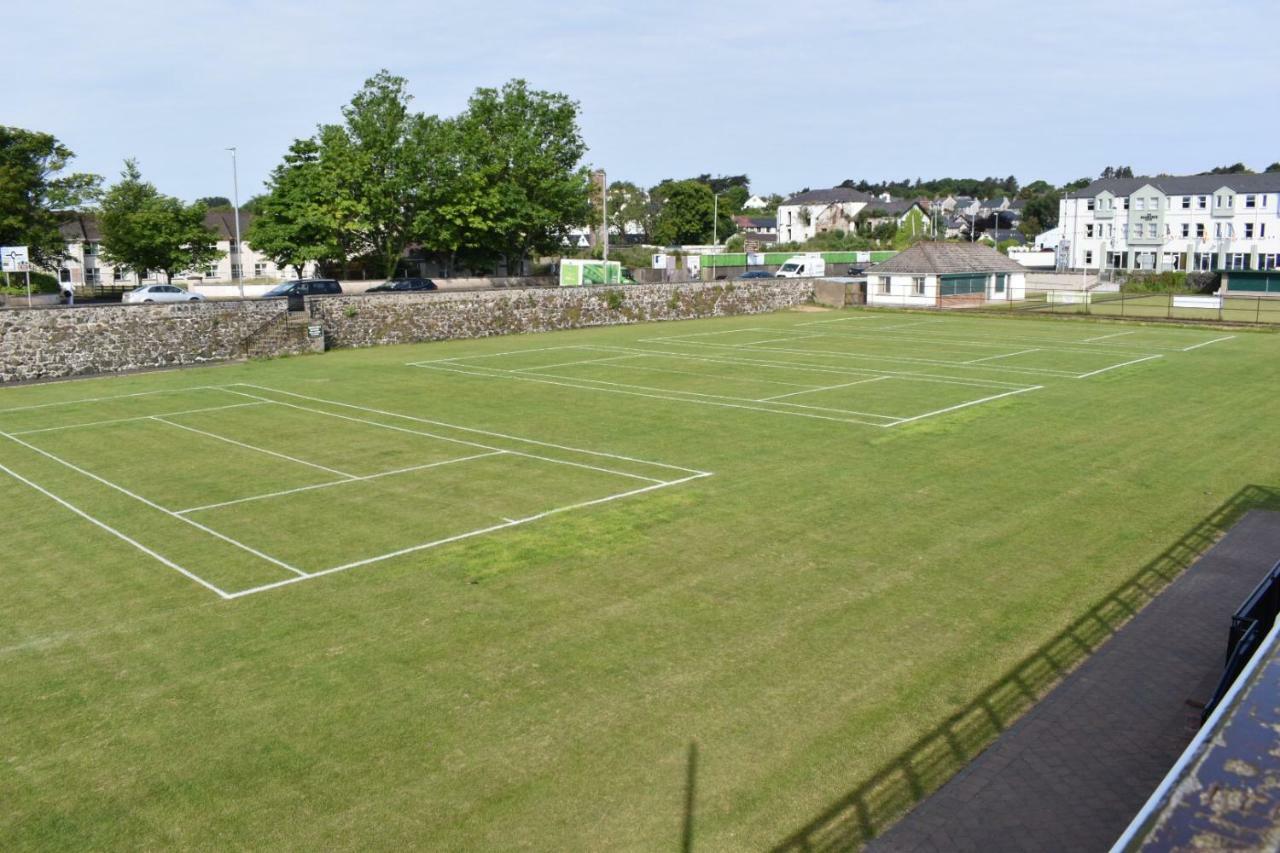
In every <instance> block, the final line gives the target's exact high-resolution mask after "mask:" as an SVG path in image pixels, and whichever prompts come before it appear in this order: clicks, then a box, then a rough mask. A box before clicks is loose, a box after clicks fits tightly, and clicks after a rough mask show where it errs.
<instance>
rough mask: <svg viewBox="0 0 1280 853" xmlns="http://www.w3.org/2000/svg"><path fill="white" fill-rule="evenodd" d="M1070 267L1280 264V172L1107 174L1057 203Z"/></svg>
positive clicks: (1062, 249)
mask: <svg viewBox="0 0 1280 853" xmlns="http://www.w3.org/2000/svg"><path fill="white" fill-rule="evenodd" d="M1058 224H1059V226H1060V227H1061V228H1062V230H1063V240H1062V242H1061V243H1060V244H1059V246H1058V252H1059V256H1060V258H1061V261H1060V263H1061V265H1062V266H1064V267H1067V268H1070V269H1082V268H1083V269H1093V270H1096V269H1125V270H1150V271H1165V270H1205V271H1207V270H1227V271H1248V270H1252V271H1266V270H1274V269H1277V268H1280V172H1268V173H1265V174H1261V175H1157V176H1155V177H1145V176H1140V177H1135V178H1104V179H1100V180H1097V181H1094V182H1093V183H1091V184H1089V185H1088V186H1086V187H1084V188H1082V189H1079V190H1076V191H1074V192H1069V193H1066V194H1065V195H1064V196H1063V198H1062V200H1061V201H1060V202H1059V205H1058Z"/></svg>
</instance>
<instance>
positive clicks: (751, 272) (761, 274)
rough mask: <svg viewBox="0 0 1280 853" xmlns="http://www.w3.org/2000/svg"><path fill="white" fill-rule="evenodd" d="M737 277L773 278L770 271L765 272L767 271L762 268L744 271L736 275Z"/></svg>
mask: <svg viewBox="0 0 1280 853" xmlns="http://www.w3.org/2000/svg"><path fill="white" fill-rule="evenodd" d="M738 278H739V279H743V278H773V274H772V273H767V272H765V271H764V270H748V271H747V272H744V273H743V274H742V275H740V276H738Z"/></svg>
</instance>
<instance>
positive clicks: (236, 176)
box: [227, 146, 244, 299]
mask: <svg viewBox="0 0 1280 853" xmlns="http://www.w3.org/2000/svg"><path fill="white" fill-rule="evenodd" d="M227 150H228V151H230V152H231V196H232V201H233V202H234V203H235V234H236V245H235V248H234V249H232V251H231V277H232V278H234V279H235V280H236V282H237V283H238V284H239V285H240V298H241V299H244V264H243V262H242V263H241V264H240V275H236V258H241V259H243V258H244V253H243V252H242V251H241V247H240V173H239V171H238V169H237V168H236V149H235V146H232V147H230V148H228V149H227Z"/></svg>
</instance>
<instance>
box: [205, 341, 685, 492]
mask: <svg viewBox="0 0 1280 853" xmlns="http://www.w3.org/2000/svg"><path fill="white" fill-rule="evenodd" d="M548 349H550V347H549V348H548ZM219 387H220V388H221V389H222V390H224V391H229V388H230V387H237V388H255V389H257V390H258V391H267V392H269V393H272V394H284V395H285V396H287V397H297V398H299V399H302V400H310V401H311V402H313V403H327V404H329V405H331V406H342V407H344V408H347V409H357V410H359V411H362V412H369V413H371V414H375V415H387V416H388V417H392V418H403V419H405V420H408V421H414V422H416V423H420V424H429V425H431V426H441V427H446V428H447V429H456V430H458V431H459V432H469V433H474V434H476V435H487V436H491V437H493V438H504V439H507V440H509V441H519V442H521V443H524V444H535V445H538V446H539V447H550V448H552V449H554V450H568V451H570V452H572V453H582V454H585V455H587V456H599V457H601V458H603V459H618V460H620V461H622V462H636V463H638V464H640V465H652V466H653V467H655V468H669V469H671V470H672V471H683V472H684V473H686V474H703V475H705V476H710V472H708V471H699V470H697V469H696V468H685V467H683V466H680V465H670V464H668V463H666V462H650V461H648V460H646V459H636V458H635V457H632V456H623V455H622V454H620V453H605V452H604V451H602V450H585V449H583V448H581V447H568V446H566V445H563V444H554V443H552V442H549V441H539V440H537V439H534V438H521V437H520V436H518V435H508V434H506V433H501V432H492V431H490V430H484V429H477V428H475V427H464V426H458V425H457V424H451V423H446V422H444V421H433V420H431V419H430V418H419V417H415V416H413V415H403V414H400V413H399V412H388V411H386V410H384V409H374V408H371V407H369V406H358V405H356V404H355V403H342V402H339V401H338V400H326V399H324V398H323V397H308V396H307V395H305V394H296V393H294V392H293V391H281V390H279V389H277V388H268V387H266V386H265V385H251V384H249V383H247V382H238V383H236V384H235V385H234V386H219ZM229 393H232V394H241V395H242V396H252V395H245V394H243V392H240V391H230V392H229ZM254 399H258V400H261V399H267V398H263V397H256V398H254ZM269 402H273V403H279V402H280V401H279V400H270V401H269ZM324 414H333V413H332V412H325V413H324ZM378 426H386V424H378ZM441 437H443V436H441ZM446 440H447V441H455V442H458V443H459V444H467V443H469V442H464V441H461V440H460V439H456V438H450V439H446ZM475 446H476V447H488V445H484V444H475ZM488 449H490V450H503V449H504V448H500V447H488ZM507 452H508V453H515V452H516V451H513V450H508V451H507ZM535 458H538V457H535ZM551 461H553V462H559V461H561V460H558V459H552V460H551ZM565 464H568V463H565ZM602 470H605V469H602ZM609 473H616V472H612V471H610V472H609Z"/></svg>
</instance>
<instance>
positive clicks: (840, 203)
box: [778, 187, 883, 243]
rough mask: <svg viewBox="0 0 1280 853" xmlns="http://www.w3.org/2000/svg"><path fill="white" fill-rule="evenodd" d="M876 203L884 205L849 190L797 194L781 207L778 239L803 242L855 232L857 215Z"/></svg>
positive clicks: (786, 241)
mask: <svg viewBox="0 0 1280 853" xmlns="http://www.w3.org/2000/svg"><path fill="white" fill-rule="evenodd" d="M875 204H883V202H881V201H880V200H879V199H877V198H876V197H875V196H873V195H868V194H867V193H864V192H861V191H860V190H855V189H852V188H850V187H832V188H831V189H827V190H805V191H804V192H800V193H796V194H795V195H793V196H791V197H790V198H788V199H787V200H786V201H784V202H783V203H782V204H780V205H778V240H779V242H782V243H803V242H805V241H806V240H810V239H812V238H813V237H814V236H816V235H818V234H822V233H824V232H826V231H845V232H849V231H853V230H854V228H855V227H856V225H855V218H856V217H857V215H858V214H859V213H861V212H862V210H863V209H864V208H866V207H867V206H868V205H875Z"/></svg>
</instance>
